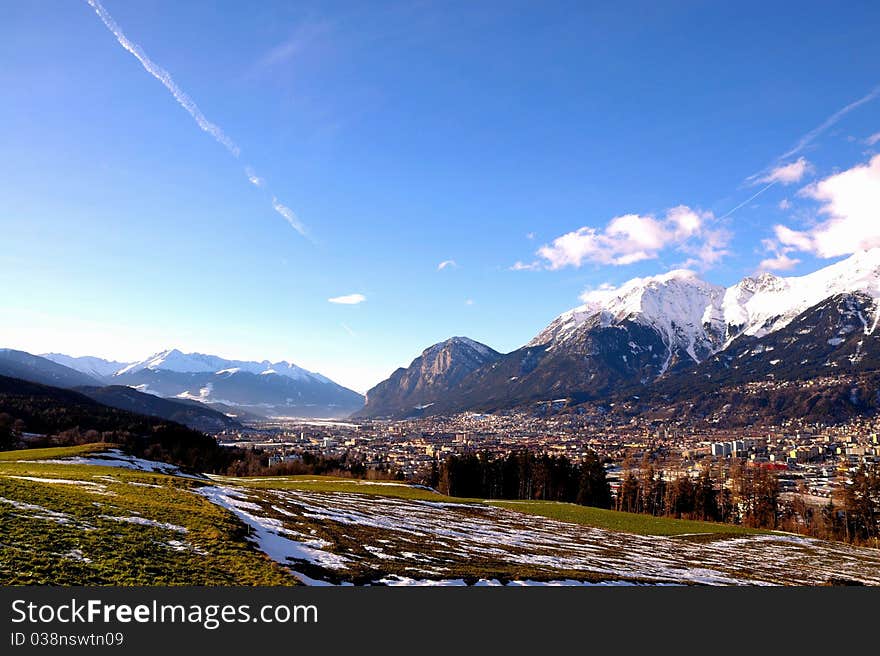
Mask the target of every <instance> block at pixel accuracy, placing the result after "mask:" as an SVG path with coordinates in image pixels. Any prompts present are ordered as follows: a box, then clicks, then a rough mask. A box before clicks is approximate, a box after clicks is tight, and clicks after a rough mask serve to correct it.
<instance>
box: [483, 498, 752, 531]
mask: <svg viewBox="0 0 880 656" xmlns="http://www.w3.org/2000/svg"><path fill="white" fill-rule="evenodd" d="M488 503H490V504H492V505H493V506H499V507H501V508H506V509H508V510H515V511H517V512H521V513H528V514H530V515H540V516H541V517H549V518H550V519H556V520H559V521H563V522H571V523H574V524H582V525H584V526H592V527H594V528H604V529H608V530H610V531H623V532H625V533H637V534H638V535H666V536H676V535H689V534H725V535H728V534H733V535H753V534H757V533H769V531H762V530H759V529H753V528H747V527H745V526H738V525H736V524H720V523H716V522H701V521H697V520H690V519H672V518H670V517H652V516H651V515H642V514H638V513H628V512H620V511H618V510H606V509H604V508H591V507H589V506H579V505H577V504H574V503H560V502H558V501H488Z"/></svg>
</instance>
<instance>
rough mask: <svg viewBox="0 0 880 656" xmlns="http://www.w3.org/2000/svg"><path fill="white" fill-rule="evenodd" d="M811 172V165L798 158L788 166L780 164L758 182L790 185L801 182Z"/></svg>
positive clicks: (802, 158) (804, 159)
mask: <svg viewBox="0 0 880 656" xmlns="http://www.w3.org/2000/svg"><path fill="white" fill-rule="evenodd" d="M812 170H813V165H812V164H810V163H809V162H808V161H807V160H806V158H804V157H800V158H798V159H796V160H795V161H793V162H789V163H788V164H782V165H780V166H777V167H776V168H774V169H773V170H772V171H770V173H768V174H767V175H766V176H764V177H763V178H760V179H759V180H758V182H763V183H765V184H770V183H777V182H778V183H779V184H782V185H790V184H794V183H795V182H800V181H801V180H803V178H804V176H805V175H806V174H807V173H809V172H810V171H812Z"/></svg>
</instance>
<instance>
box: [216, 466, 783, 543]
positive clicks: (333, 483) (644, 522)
mask: <svg viewBox="0 0 880 656" xmlns="http://www.w3.org/2000/svg"><path fill="white" fill-rule="evenodd" d="M221 480H223V481H225V482H230V483H235V484H237V485H242V486H244V487H249V488H253V489H275V490H301V491H304V492H348V493H357V494H374V495H378V496H386V497H396V498H400V499H410V500H416V501H442V502H445V503H489V504H491V505H493V506H498V507H500V508H506V509H508V510H515V511H516V512H521V513H525V514H529V515H538V516H541V517H548V518H550V519H556V520H559V521H563V522H570V523H573V524H581V525H584V526H591V527H593V528H603V529H608V530H610V531H623V532H626V533H636V534H638V535H666V536H675V535H686V534H693V533H699V534H723V535H730V534H733V535H751V534H756V533H767V531H760V530H758V529H750V528H746V527H744V526H738V525H735V524H720V523H715V522H701V521H696V520H688V519H672V518H669V517H652V516H651V515H642V514H637V513H627V512H620V511H617V510H605V509H603V508H591V507H589V506H579V505H577V504H573V503H561V502H558V501H504V500H488V499H468V498H462V497H449V496H445V495H442V494H439V493H437V492H434V491H433V490H427V489H424V488H421V487H413V486H410V485H405V484H400V485H385V484H380V483H377V482H371V481H360V480H354V479H350V478H336V477H332V476H314V475H304V476H279V477H263V478H222V479H221Z"/></svg>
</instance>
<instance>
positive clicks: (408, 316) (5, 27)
mask: <svg viewBox="0 0 880 656" xmlns="http://www.w3.org/2000/svg"><path fill="white" fill-rule="evenodd" d="M590 5H591V3H582V2H571V3H562V2H558V3H553V2H513V1H511V2H499V3H491V2H486V3H473V2H461V3H457V2H392V3H380V2H370V3H361V2H355V3H346V2H333V3H326V2H324V3H310V2H297V3H291V2H277V3H276V2H263V3H241V2H187V3H178V2H166V1H163V0H153V1H149V2H147V1H132V2H121V1H119V0H104V2H103V4H102V5H100V6H99V7H98V8H99V9H100V10H101V11H102V12H104V14H103V15H104V17H105V18H107V17H109V21H110V23H105V22H104V21H103V20H102V16H101V15H99V13H98V12H96V11H95V8H93V7H91V6H89V4H88V3H87V2H86V1H85V0H83V1H81V2H78V1H70V2H54V1H52V2H49V1H45V2H43V1H33V2H27V3H7V5H6V6H5V7H4V9H3V16H4V19H3V21H2V22H0V61H2V62H3V65H2V66H0V85H2V89H3V94H2V102H0V144H2V151H0V153H2V157H0V234H2V236H3V246H4V247H3V248H2V249H0V279H2V281H3V284H2V286H0V326H2V328H0V342H2V345H3V346H10V347H15V348H22V349H25V350H28V351H31V352H44V351H49V350H53V351H62V352H67V353H70V354H72V355H86V354H92V355H100V356H105V357H111V358H116V359H125V360H129V359H140V358H143V357H145V356H147V355H148V354H149V353H151V352H154V351H158V350H161V349H163V348H166V347H171V346H175V347H179V348H181V349H184V350H187V351H190V350H198V351H202V352H211V353H216V354H219V355H224V356H227V357H234V358H254V359H257V358H258V359H263V358H269V359H273V360H275V359H288V360H292V361H294V362H296V363H298V364H300V365H302V366H305V367H308V368H310V369H313V370H317V371H320V372H322V373H324V374H326V375H328V376H330V377H332V378H334V379H336V380H338V381H339V382H341V383H343V384H346V385H349V386H351V387H353V388H354V389H358V390H361V391H363V390H365V389H367V388H368V387H370V386H371V385H372V384H374V383H376V382H378V381H379V380H380V379H382V378H384V377H386V376H387V375H388V374H389V373H390V372H391V371H392V370H393V369H394V368H396V367H397V366H401V365H405V364H407V363H408V362H409V361H410V360H411V359H412V358H413V357H414V356H415V355H417V354H418V353H419V352H420V351H421V350H422V349H423V348H425V347H426V346H428V345H430V344H432V343H434V342H436V341H439V340H442V339H445V338H447V337H450V336H452V335H467V336H470V337H472V338H474V339H478V340H480V341H483V342H485V343H487V344H489V345H491V346H493V347H494V348H496V349H498V350H501V351H508V350H512V349H514V348H516V347H518V346H520V345H522V344H523V343H525V342H526V341H528V340H529V339H530V338H531V337H532V336H533V335H534V334H535V333H537V332H538V331H539V330H540V329H541V328H542V327H544V326H545V325H546V324H547V323H549V321H550V320H552V319H553V317H555V316H556V315H557V314H559V313H560V312H562V311H564V310H566V309H569V308H571V307H573V306H575V305H577V304H578V302H579V301H578V298H579V296H580V295H581V294H582V293H583V292H584V291H585V290H589V289H594V288H597V287H599V286H601V285H609V284H610V285H617V284H620V283H621V282H623V281H625V280H628V279H630V278H633V277H636V276H646V275H652V274H656V273H661V272H663V271H666V270H669V269H671V268H677V267H683V266H684V267H688V268H692V269H695V270H698V271H700V272H701V273H702V275H704V277H706V278H707V279H708V280H711V281H712V282H716V283H718V284H725V285H727V284H732V283H733V282H735V281H736V280H738V279H740V278H741V277H743V276H745V275H749V274H752V273H754V272H755V271H757V270H759V269H775V270H777V271H778V272H783V273H785V275H797V274H801V273H806V272H808V271H811V270H813V269H815V268H817V267H819V266H822V265H824V264H827V263H830V262H832V261H835V260H836V259H839V258H840V257H843V256H845V255H846V254H847V253H850V252H853V251H854V250H856V249H858V248H864V247H869V246H875V245H880V227H878V226H880V217H878V216H877V208H878V207H880V203H878V188H880V158H878V159H874V157H875V155H876V153H878V152H880V71H878V68H877V62H878V61H880V39H877V37H876V35H877V33H878V29H880V6H878V5H877V3H876V2H849V3H846V6H845V7H837V6H834V5H832V4H829V3H818V2H817V3H811V2H798V3H767V2H756V3H749V2H740V3H729V6H721V5H720V3H689V2H680V3H675V4H674V5H672V3H654V2H644V3H641V2H629V3H628V2H619V3H613V4H607V5H605V6H590ZM661 5H663V6H661ZM666 5H669V6H666ZM113 24H115V25H116V26H117V34H114V32H113V30H112V29H111V28H112V26H113ZM123 34H124V36H120V35H123ZM124 43H127V44H128V45H129V46H130V47H131V48H135V49H137V53H138V54H139V56H140V57H141V58H142V59H143V60H144V61H146V62H147V64H146V66H147V67H150V66H151V67H152V72H151V71H148V70H147V68H145V65H143V64H142V62H141V61H139V59H138V58H136V57H135V56H134V55H133V54H132V53H131V52H129V51H127V50H126V49H125V48H124V47H123V45H124ZM162 70H164V71H166V72H167V74H168V76H170V77H165V78H164V79H165V83H163V82H162V81H161V80H160V79H158V78H159V77H162V75H163V73H162V72H161V71H162ZM199 121H201V125H200V123H199ZM872 137H873V138H872ZM249 176H250V177H251V178H254V182H257V183H259V184H254V183H252V182H251V181H250V180H249V179H248V178H249ZM257 178H258V179H257ZM771 183H772V184H771ZM768 185H769V186H768ZM755 194H758V195H757V196H756V197H755V198H753V199H751V200H749V199H750V198H752V196H754V195H755ZM735 208H738V209H735ZM734 209H735V211H733V213H731V210H734ZM279 210H280V211H279ZM284 214H286V215H287V216H286V217H285V216H283V215H284ZM443 262H448V263H447V264H446V265H445V266H443V267H442V268H441V267H440V264H441V263H443ZM340 297H341V298H342V300H348V301H351V302H349V303H334V302H329V301H328V299H339V298H340ZM357 301H359V302H357Z"/></svg>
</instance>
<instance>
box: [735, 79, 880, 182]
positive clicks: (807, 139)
mask: <svg viewBox="0 0 880 656" xmlns="http://www.w3.org/2000/svg"><path fill="white" fill-rule="evenodd" d="M878 97H880V86H876V87H874V88H873V89H872V90H871V91H870V92H869V93H867V94H866V95H864V96H862V97H861V98H859V99H858V100H854V101H853V102H851V103H850V104H849V105H847V106H846V107H842V108H841V109H838V110H837V111H836V112H834V113H833V114H832V115H831V116H829V117H828V118H826V119H825V120H824V121H822V123H821V124H819V125H818V126H817V127H815V128H813V129H812V130H810V131H809V132H807V133H806V134H805V135H804V136H802V137H801V138H800V139H798V141H797V143H796V144H795V145H794V146H792V147H791V148H789V149H788V150H787V151H785V152H784V153H782V154H781V155H780V156H779V157H777V158H776V160H775V161H774V163H773V164H771V165H770V166H768V167H766V168H763V169H761V170H760V171H758V172H757V173H754V174H752V175H750V176H749V177H747V178H746V182H753V181H754V180H755V179H756V178H757V177H758V176H759V175H762V174H763V173H764V172H765V171H766V170H767V169H768V168H770V167H771V166H773V165H774V164H778V163H779V162H781V161H782V160H784V159H788V158H789V157H792V156H794V155H797V154H798V153H800V152H801V151H802V150H803V149H804V148H806V147H807V146H809V145H810V144H811V143H813V141H815V140H816V137H818V136H819V135H820V134H822V133H823V132H825V131H826V130H828V128H830V127H831V126H833V125H834V124H835V123H837V122H838V121H840V119H842V118H843V117H844V116H846V115H847V114H849V113H850V112H851V111H852V110H854V109H856V108H858V107H861V106H862V105H864V104H865V103H869V102H871V101H872V100H874V99H875V98H878Z"/></svg>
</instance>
